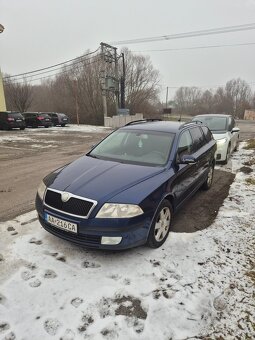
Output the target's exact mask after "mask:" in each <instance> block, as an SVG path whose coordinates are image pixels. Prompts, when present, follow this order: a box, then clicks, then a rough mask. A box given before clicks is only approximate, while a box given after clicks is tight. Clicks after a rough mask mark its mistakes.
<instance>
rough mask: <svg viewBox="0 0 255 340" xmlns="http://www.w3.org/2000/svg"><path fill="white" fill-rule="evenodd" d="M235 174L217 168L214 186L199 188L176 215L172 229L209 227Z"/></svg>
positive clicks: (184, 229) (196, 229)
mask: <svg viewBox="0 0 255 340" xmlns="http://www.w3.org/2000/svg"><path fill="white" fill-rule="evenodd" d="M234 178H235V175H234V174H233V173H231V172H227V171H222V170H218V169H215V171H214V179H213V184H212V187H211V188H210V189H209V190H208V191H203V190H199V191H198V192H197V193H196V194H195V195H194V196H193V197H192V198H191V199H190V200H189V201H188V202H187V203H186V204H185V205H184V206H183V207H182V208H181V209H180V210H179V211H178V212H177V213H176V215H175V216H174V219H173V223H172V228H171V231H174V232H179V233H193V232H195V231H198V230H203V229H205V228H207V227H209V226H210V225H211V224H212V223H213V221H214V220H215V218H216V216H217V214H218V211H219V209H220V207H221V206H222V204H223V202H224V199H225V198H226V197H227V196H228V193H229V188H230V185H231V184H232V182H233V181H234Z"/></svg>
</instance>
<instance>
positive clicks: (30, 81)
mask: <svg viewBox="0 0 255 340" xmlns="http://www.w3.org/2000/svg"><path fill="white" fill-rule="evenodd" d="M98 60H100V58H98V59H97V60H94V61H92V62H90V63H87V64H86V66H87V65H91V64H94V63H96V62H98ZM69 71H70V70H69V69H68V70H63V71H62V72H57V73H55V74H50V75H48V76H45V77H40V78H34V79H25V82H27V83H32V82H34V81H37V80H43V79H46V78H52V77H55V76H59V75H61V74H65V73H68V72H69ZM33 76H34V75H33ZM33 76H31V77H33ZM18 80H22V79H18ZM12 83H13V84H23V83H24V81H21V82H19V81H14V82H12Z"/></svg>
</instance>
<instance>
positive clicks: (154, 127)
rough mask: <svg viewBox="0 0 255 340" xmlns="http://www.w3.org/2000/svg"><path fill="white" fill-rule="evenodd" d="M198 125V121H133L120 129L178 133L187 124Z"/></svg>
mask: <svg viewBox="0 0 255 340" xmlns="http://www.w3.org/2000/svg"><path fill="white" fill-rule="evenodd" d="M190 125H191V126H197V124H196V123H193V122H191V123H185V122H175V121H148V122H146V121H141V122H139V121H138V122H133V123H132V122H131V124H127V125H125V126H123V127H121V128H120V130H143V131H148V130H149V131H157V132H172V133H177V132H178V131H179V130H181V128H182V127H183V128H184V127H185V126H190Z"/></svg>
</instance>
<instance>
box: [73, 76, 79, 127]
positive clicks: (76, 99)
mask: <svg viewBox="0 0 255 340" xmlns="http://www.w3.org/2000/svg"><path fill="white" fill-rule="evenodd" d="M74 97H75V111H76V121H77V124H78V125H80V117H79V105H78V79H77V78H76V79H74Z"/></svg>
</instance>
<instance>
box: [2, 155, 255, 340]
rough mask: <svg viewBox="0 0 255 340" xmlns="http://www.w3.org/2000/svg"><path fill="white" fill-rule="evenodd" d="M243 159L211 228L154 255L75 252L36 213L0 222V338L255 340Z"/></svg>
mask: <svg viewBox="0 0 255 340" xmlns="http://www.w3.org/2000/svg"><path fill="white" fill-rule="evenodd" d="M252 153H253V157H254V156H255V155H254V151H246V150H243V149H241V150H240V151H238V152H237V153H236V154H235V155H234V157H233V159H232V167H233V169H234V170H235V171H236V179H235V181H234V183H233V184H232V185H231V188H230V192H229V196H228V198H227V199H226V200H225V202H224V204H223V206H222V208H221V209H220V211H219V213H218V216H217V218H216V220H215V222H214V223H213V225H211V227H209V228H207V229H206V230H203V231H198V232H196V233H192V234H185V233H170V235H169V238H168V240H167V242H166V243H165V244H164V245H163V246H162V247H161V248H159V249H156V250H155V249H154V250H152V249H148V248H146V247H139V248H136V249H132V250H129V251H123V252H105V251H96V250H88V249H82V248H80V247H77V246H75V245H73V244H71V243H68V242H66V241H64V240H61V239H58V238H56V237H54V236H53V235H50V234H49V233H47V232H46V231H44V230H43V229H42V228H41V227H40V225H39V223H38V221H37V219H36V213H35V211H33V212H31V213H28V214H25V215H22V216H19V217H17V218H16V219H15V220H13V221H9V222H5V223H1V224H0V274H1V276H0V339H5V340H7V339H23V340H31V339H33V340H37V339H38V340H41V339H44V340H47V339H62V340H70V339H75V340H76V339H91V340H94V339H96V340H97V339H111V340H112V339H124V340H125V339H132V340H135V339H143V340H150V339H160V340H169V339H174V340H181V339H254V338H255V315H254V314H255V308H254V307H255V303H254V297H255V290H254V276H253V280H252V274H253V275H254V274H255V270H254V246H255V241H254V236H255V234H254V232H255V229H254V220H255V209H254V205H255V186H254V185H253V186H252V185H248V184H246V182H245V179H246V178H247V177H253V178H254V172H253V173H251V174H249V175H247V174H244V173H243V172H241V171H238V169H240V168H241V167H242V163H243V162H244V161H247V160H248V159H249V158H251V154H252ZM252 168H253V170H255V165H253V166H252ZM15 337H16V338H15Z"/></svg>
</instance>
